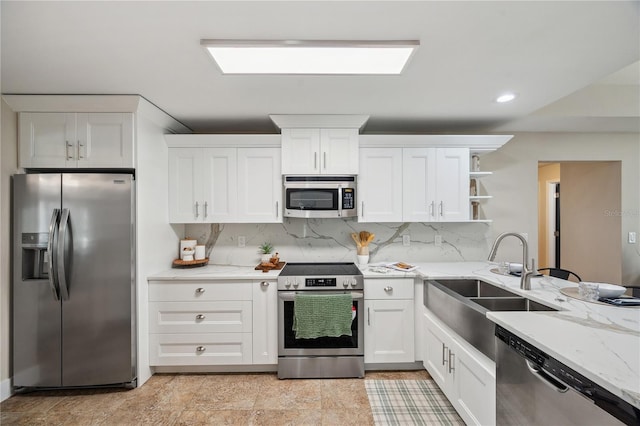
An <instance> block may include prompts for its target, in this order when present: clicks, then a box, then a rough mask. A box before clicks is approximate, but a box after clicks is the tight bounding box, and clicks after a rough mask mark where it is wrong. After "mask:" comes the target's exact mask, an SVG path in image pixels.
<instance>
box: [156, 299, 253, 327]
mask: <svg viewBox="0 0 640 426" xmlns="http://www.w3.org/2000/svg"><path fill="white" fill-rule="evenodd" d="M251 309H252V308H251V302H250V301H219V302H218V301H216V302H213V301H211V302H209V301H204V302H150V303H149V332H150V333H250V332H251V328H252V311H251Z"/></svg>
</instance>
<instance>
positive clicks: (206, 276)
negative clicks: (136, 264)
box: [147, 264, 280, 281]
mask: <svg viewBox="0 0 640 426" xmlns="http://www.w3.org/2000/svg"><path fill="white" fill-rule="evenodd" d="M279 274H280V271H279V270H278V271H269V272H262V271H259V270H255V269H254V267H251V266H233V265H211V264H209V265H207V266H202V267H196V268H173V269H169V270H166V271H162V272H159V273H157V274H154V275H150V276H148V277H147V279H148V280H149V281H202V280H259V279H269V280H275V279H276V278H278V275H279Z"/></svg>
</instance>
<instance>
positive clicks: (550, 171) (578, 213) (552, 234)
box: [538, 161, 622, 283]
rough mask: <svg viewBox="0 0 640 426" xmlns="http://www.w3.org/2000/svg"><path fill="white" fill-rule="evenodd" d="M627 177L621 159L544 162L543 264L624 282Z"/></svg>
mask: <svg viewBox="0 0 640 426" xmlns="http://www.w3.org/2000/svg"><path fill="white" fill-rule="evenodd" d="M621 176H622V175H621V162H620V161H588V162H562V163H550V162H541V163H539V164H538V201H539V203H538V209H539V210H538V222H539V223H538V259H539V263H540V267H547V268H549V267H551V268H553V267H555V268H563V269H568V270H570V271H573V272H576V273H578V274H579V275H580V276H581V278H582V279H583V280H585V281H600V282H609V283H620V281H621V279H622V245H621V243H620V236H621V232H622V231H621V230H622V225H621V217H620V216H619V215H616V214H614V212H619V211H620V210H621V203H622V198H621ZM560 186H562V192H560ZM560 194H562V195H560Z"/></svg>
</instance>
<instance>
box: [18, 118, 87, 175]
mask: <svg viewBox="0 0 640 426" xmlns="http://www.w3.org/2000/svg"><path fill="white" fill-rule="evenodd" d="M18 135H19V136H18V137H19V145H20V158H19V165H20V167H23V168H30V167H31V168H34V167H52V168H69V167H75V166H76V115H75V114H73V113H20V122H19V131H18Z"/></svg>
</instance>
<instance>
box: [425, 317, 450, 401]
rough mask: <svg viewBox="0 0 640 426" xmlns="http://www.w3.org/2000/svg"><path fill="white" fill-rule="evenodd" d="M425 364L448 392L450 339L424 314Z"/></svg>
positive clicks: (444, 390) (436, 380) (441, 386)
mask: <svg viewBox="0 0 640 426" xmlns="http://www.w3.org/2000/svg"><path fill="white" fill-rule="evenodd" d="M423 318H424V333H425V336H424V345H425V347H424V350H423V351H422V352H423V358H424V359H423V364H424V368H425V370H427V371H428V372H429V374H430V375H431V377H432V378H433V380H435V382H436V383H437V384H438V386H440V389H442V391H443V392H447V386H448V383H447V380H448V374H449V373H448V368H449V364H448V362H449V361H448V354H449V345H450V343H449V341H448V339H447V336H446V334H445V333H444V332H443V331H442V329H441V328H440V327H439V326H438V325H437V324H435V323H434V322H433V320H432V319H431V318H430V316H429V314H424V315H423Z"/></svg>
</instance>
